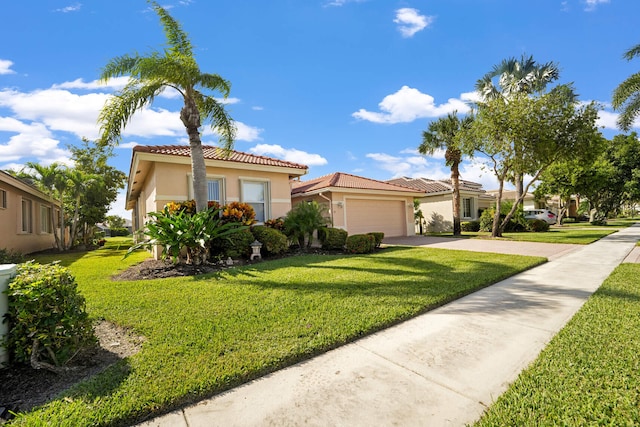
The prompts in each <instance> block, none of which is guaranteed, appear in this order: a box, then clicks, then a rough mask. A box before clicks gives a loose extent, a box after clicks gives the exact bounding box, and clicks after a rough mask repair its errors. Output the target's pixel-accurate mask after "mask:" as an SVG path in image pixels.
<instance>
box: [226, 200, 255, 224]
mask: <svg viewBox="0 0 640 427" xmlns="http://www.w3.org/2000/svg"><path fill="white" fill-rule="evenodd" d="M222 220H223V221H225V222H237V223H240V224H242V225H251V224H253V223H255V222H256V211H255V210H254V209H253V206H251V205H250V204H248V203H241V202H231V203H229V204H226V205H224V206H223V207H222Z"/></svg>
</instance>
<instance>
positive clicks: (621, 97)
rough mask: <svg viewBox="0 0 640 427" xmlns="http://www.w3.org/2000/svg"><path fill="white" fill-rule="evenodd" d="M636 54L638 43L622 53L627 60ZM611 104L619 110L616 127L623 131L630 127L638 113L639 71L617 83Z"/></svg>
mask: <svg viewBox="0 0 640 427" xmlns="http://www.w3.org/2000/svg"><path fill="white" fill-rule="evenodd" d="M637 56H640V44H637V45H635V46H633V47H632V48H631V49H629V50H628V51H626V52H625V53H624V58H625V59H626V60H627V61H631V60H632V59H633V58H635V57H637ZM611 104H612V105H613V108H614V109H615V110H618V111H620V112H621V113H620V117H618V127H619V128H620V129H622V130H623V131H628V130H629V129H631V126H632V125H633V121H634V120H635V119H636V117H638V115H639V114H640V72H638V73H634V74H632V75H631V76H629V77H628V78H627V79H626V80H625V81H623V82H622V83H620V84H619V85H618V87H617V88H616V89H615V90H614V91H613V99H612V101H611Z"/></svg>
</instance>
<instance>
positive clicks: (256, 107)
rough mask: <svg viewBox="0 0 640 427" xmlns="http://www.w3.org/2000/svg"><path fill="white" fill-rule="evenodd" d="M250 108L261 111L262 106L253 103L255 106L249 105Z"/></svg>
mask: <svg viewBox="0 0 640 427" xmlns="http://www.w3.org/2000/svg"><path fill="white" fill-rule="evenodd" d="M251 109H252V110H254V111H262V110H264V107H261V106H259V105H255V106H253V107H251Z"/></svg>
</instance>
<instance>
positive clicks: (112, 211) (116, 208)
mask: <svg viewBox="0 0 640 427" xmlns="http://www.w3.org/2000/svg"><path fill="white" fill-rule="evenodd" d="M126 202H127V190H126V189H125V190H120V191H118V196H117V197H116V200H115V201H114V202H113V203H111V206H110V207H109V212H107V215H117V216H119V217H121V218H126V219H131V211H127V210H126V209H125V208H124V207H125V204H126Z"/></svg>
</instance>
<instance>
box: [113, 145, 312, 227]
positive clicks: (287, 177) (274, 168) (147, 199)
mask: <svg viewBox="0 0 640 427" xmlns="http://www.w3.org/2000/svg"><path fill="white" fill-rule="evenodd" d="M203 149H204V158H205V164H206V167H207V188H208V194H209V200H210V201H216V202H219V203H220V204H226V203H229V202H234V201H235V202H246V203H248V204H250V205H251V206H253V208H254V210H255V211H256V219H257V221H258V222H259V223H262V222H264V221H265V220H267V219H271V218H278V217H281V216H284V215H285V214H286V213H287V212H288V211H289V210H290V209H291V183H290V182H291V180H292V179H294V178H298V177H300V176H302V175H304V174H306V173H307V170H308V168H307V166H305V165H302V164H298V163H293V162H287V161H284V160H279V159H274V158H271V157H265V156H256V155H253V154H248V153H242V152H240V151H230V152H226V151H225V150H223V149H221V148H219V147H211V146H204V147H203ZM193 198H194V196H193V178H192V173H191V154H190V150H189V146H186V145H165V146H160V145H156V146H153V145H150V146H145V145H138V146H136V147H134V148H133V156H132V158H131V167H130V170H129V180H128V186H127V195H126V208H127V209H128V210H129V209H130V210H132V211H133V212H132V226H133V227H132V228H133V230H132V231H133V232H134V233H135V232H136V231H137V230H139V229H141V228H142V227H144V223H145V221H146V220H147V219H148V213H149V212H157V211H161V210H162V209H163V207H164V206H165V205H166V204H167V203H169V202H180V201H185V200H191V199H193Z"/></svg>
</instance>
